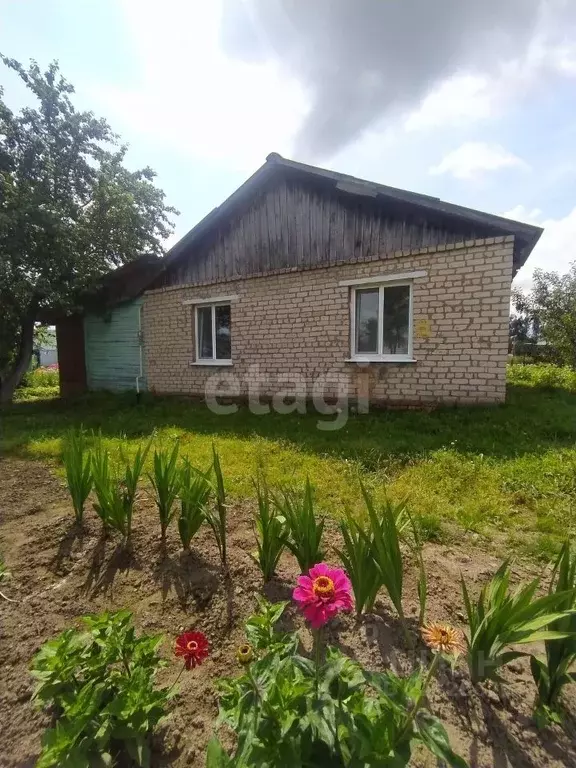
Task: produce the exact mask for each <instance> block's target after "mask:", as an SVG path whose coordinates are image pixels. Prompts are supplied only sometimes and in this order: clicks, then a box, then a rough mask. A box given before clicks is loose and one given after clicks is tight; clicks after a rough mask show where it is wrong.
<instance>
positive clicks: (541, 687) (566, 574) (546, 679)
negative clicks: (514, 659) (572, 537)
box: [530, 541, 576, 724]
mask: <svg viewBox="0 0 576 768" xmlns="http://www.w3.org/2000/svg"><path fill="white" fill-rule="evenodd" d="M549 594H551V595H554V594H560V595H562V599H561V600H560V602H559V604H558V605H557V610H563V611H566V612H569V613H568V614H567V615H566V616H564V617H563V618H560V619H558V620H557V621H554V622H551V623H550V624H549V625H548V629H551V630H554V631H557V632H561V633H565V636H564V637H562V638H558V639H556V640H554V639H549V640H546V643H545V646H546V659H545V661H543V660H542V659H538V658H536V657H535V656H532V657H531V658H530V665H531V668H532V675H533V677H534V681H535V682H536V685H537V687H538V699H537V702H536V709H535V717H536V721H537V722H538V723H540V724H548V723H549V722H551V721H552V722H561V706H560V705H561V702H560V699H561V695H562V690H563V688H564V686H566V685H568V684H569V683H571V682H573V681H574V680H575V679H576V673H574V672H571V671H570V669H571V667H572V666H573V665H574V664H575V663H576V552H572V550H571V547H570V542H569V541H567V542H566V543H565V544H564V546H563V547H562V550H561V552H560V554H559V556H558V559H557V560H556V564H555V567H554V572H553V574H552V579H551V581H550V589H549Z"/></svg>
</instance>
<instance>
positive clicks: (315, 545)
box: [273, 477, 325, 573]
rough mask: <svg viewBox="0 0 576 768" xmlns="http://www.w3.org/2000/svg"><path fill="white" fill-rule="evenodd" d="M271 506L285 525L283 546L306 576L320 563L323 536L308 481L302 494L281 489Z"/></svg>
mask: <svg viewBox="0 0 576 768" xmlns="http://www.w3.org/2000/svg"><path fill="white" fill-rule="evenodd" d="M273 501H274V505H275V506H276V508H277V510H278V511H279V513H280V515H281V516H282V517H283V518H284V520H285V521H286V533H285V536H284V542H285V544H286V546H287V547H288V549H289V550H290V552H292V554H293V555H294V557H295V558H296V560H298V565H299V566H300V570H301V571H302V573H307V572H308V571H309V570H310V568H311V567H312V566H313V565H315V564H316V563H320V562H322V560H323V559H324V552H323V550H322V533H323V531H324V524H325V518H323V517H322V518H321V519H320V520H316V517H315V515H314V494H313V491H312V486H311V484H310V478H308V477H307V478H306V487H305V489H304V493H299V492H298V491H296V490H294V489H290V488H284V489H283V490H282V491H281V493H280V494H279V495H276V496H274V497H273Z"/></svg>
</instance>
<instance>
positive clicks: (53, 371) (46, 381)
mask: <svg viewBox="0 0 576 768" xmlns="http://www.w3.org/2000/svg"><path fill="white" fill-rule="evenodd" d="M59 384H60V379H59V375H58V369H57V368H41V367H38V368H34V370H32V371H28V373H27V374H26V376H25V379H23V380H22V386H26V387H31V388H33V389H37V388H38V387H58V386H59Z"/></svg>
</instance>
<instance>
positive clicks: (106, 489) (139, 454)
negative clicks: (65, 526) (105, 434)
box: [92, 439, 150, 542]
mask: <svg viewBox="0 0 576 768" xmlns="http://www.w3.org/2000/svg"><path fill="white" fill-rule="evenodd" d="M149 450H150V443H148V445H147V446H146V447H145V448H142V445H139V446H138V449H137V451H136V453H135V455H134V456H132V457H131V458H128V457H126V455H125V454H124V453H123V452H122V451H121V461H122V462H123V464H124V476H123V478H122V480H121V481H119V480H118V479H117V478H116V476H115V475H114V474H113V472H112V468H111V462H110V453H109V451H108V450H107V449H106V448H104V446H103V444H102V440H101V439H100V440H99V441H98V442H97V444H96V448H95V449H94V451H93V452H92V475H93V478H94V491H95V493H96V498H97V502H96V503H95V504H94V509H95V510H96V513H97V514H98V516H99V517H100V519H101V520H102V522H103V523H104V528H105V529H108V528H112V529H114V530H116V531H118V532H119V533H121V534H122V536H123V537H124V540H125V541H126V542H127V541H128V540H129V539H130V534H131V533H132V515H133V513H134V501H135V498H136V489H137V487H138V480H139V479H140V476H141V474H142V470H143V468H144V462H145V461H146V456H147V455H148V451H149Z"/></svg>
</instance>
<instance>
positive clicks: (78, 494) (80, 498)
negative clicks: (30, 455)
mask: <svg viewBox="0 0 576 768" xmlns="http://www.w3.org/2000/svg"><path fill="white" fill-rule="evenodd" d="M62 460H63V462H64V467H65V469H66V482H67V483H68V490H69V492H70V496H71V498H72V505H73V506H74V516H75V517H76V522H77V523H81V522H82V518H83V517H84V504H85V503H86V499H87V498H88V494H89V493H90V491H91V490H92V484H93V478H92V466H91V456H90V453H89V451H88V450H87V449H86V440H85V437H84V433H83V432H82V430H79V431H78V432H76V431H75V430H73V429H72V430H70V432H68V434H67V436H66V438H65V442H64V450H63V452H62Z"/></svg>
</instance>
